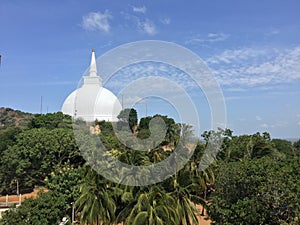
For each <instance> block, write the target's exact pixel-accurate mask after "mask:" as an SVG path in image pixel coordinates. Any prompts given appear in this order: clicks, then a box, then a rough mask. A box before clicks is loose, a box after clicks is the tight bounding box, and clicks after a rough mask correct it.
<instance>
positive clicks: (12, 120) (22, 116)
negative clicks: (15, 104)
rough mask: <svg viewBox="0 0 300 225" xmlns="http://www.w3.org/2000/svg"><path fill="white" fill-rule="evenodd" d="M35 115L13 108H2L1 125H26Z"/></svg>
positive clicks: (5, 126) (0, 112)
mask: <svg viewBox="0 0 300 225" xmlns="http://www.w3.org/2000/svg"><path fill="white" fill-rule="evenodd" d="M33 117H34V115H33V114H31V113H25V112H21V111H20V110H13V109H11V108H4V107H1V108H0V127H1V128H3V127H4V128H7V127H21V128H22V127H25V126H27V124H28V122H29V121H30V120H31V119H32V118H33Z"/></svg>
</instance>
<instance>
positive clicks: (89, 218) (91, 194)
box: [75, 169, 116, 225]
mask: <svg viewBox="0 0 300 225" xmlns="http://www.w3.org/2000/svg"><path fill="white" fill-rule="evenodd" d="M80 192H81V195H80V197H79V198H78V199H77V201H76V203H75V205H76V207H77V209H78V211H79V212H80V214H81V215H80V217H81V218H80V222H81V224H89V225H94V224H97V225H99V224H102V225H109V224H112V223H113V221H114V219H115V211H116V204H115V201H114V199H113V188H110V186H109V184H108V182H107V181H106V180H104V178H102V177H101V176H100V175H98V174H97V173H96V172H95V171H94V170H92V169H88V172H87V173H86V181H85V183H84V184H82V186H81V188H80Z"/></svg>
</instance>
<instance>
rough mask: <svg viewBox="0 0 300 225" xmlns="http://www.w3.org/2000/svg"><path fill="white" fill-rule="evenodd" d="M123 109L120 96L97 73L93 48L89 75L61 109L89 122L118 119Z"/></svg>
mask: <svg viewBox="0 0 300 225" xmlns="http://www.w3.org/2000/svg"><path fill="white" fill-rule="evenodd" d="M121 110H122V106H121V104H120V102H119V100H118V98H117V97H116V96H115V95H114V94H113V93H112V92H111V91H109V90H107V89H106V88H104V87H103V86H102V80H101V78H100V77H99V76H98V74H97V64H96V58H95V51H94V49H93V50H92V58H91V65H90V69H89V74H88V76H83V83H82V86H81V87H79V88H78V89H77V90H75V91H73V92H72V93H71V94H70V95H69V96H68V97H67V98H66V100H65V101H64V104H63V106H62V109H61V111H62V112H63V113H64V114H68V115H70V116H72V117H73V118H81V119H83V120H85V121H87V122H92V121H95V120H96V119H97V120H99V121H101V120H105V121H111V122H113V121H117V120H118V118H117V116H118V115H119V113H120V111H121Z"/></svg>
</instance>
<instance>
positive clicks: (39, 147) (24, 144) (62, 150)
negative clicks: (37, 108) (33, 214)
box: [0, 128, 82, 192]
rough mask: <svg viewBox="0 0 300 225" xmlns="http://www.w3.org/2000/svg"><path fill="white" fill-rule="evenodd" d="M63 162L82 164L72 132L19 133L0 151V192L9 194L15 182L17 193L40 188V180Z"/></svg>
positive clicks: (40, 129)
mask: <svg viewBox="0 0 300 225" xmlns="http://www.w3.org/2000/svg"><path fill="white" fill-rule="evenodd" d="M65 163H71V164H80V163H82V158H81V156H80V154H79V150H78V149H77V144H76V142H75V139H74V136H73V132H72V130H70V129H64V128H56V129H53V130H47V129H45V128H39V129H30V130H26V131H23V132H22V133H20V134H19V135H18V136H17V140H16V143H15V144H14V145H13V146H11V147H9V148H8V149H6V150H5V151H4V152H3V156H2V164H1V165H0V168H1V170H0V181H1V182H0V184H1V189H2V190H1V191H2V192H3V191H4V190H6V191H9V189H10V184H11V182H12V181H13V180H15V179H17V180H18V181H19V184H20V189H21V190H22V189H24V188H33V187H34V185H43V184H44V178H45V177H46V176H47V175H48V174H49V173H50V172H52V171H53V169H54V168H55V167H57V166H60V165H63V164H65Z"/></svg>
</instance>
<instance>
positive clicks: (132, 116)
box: [118, 108, 138, 132]
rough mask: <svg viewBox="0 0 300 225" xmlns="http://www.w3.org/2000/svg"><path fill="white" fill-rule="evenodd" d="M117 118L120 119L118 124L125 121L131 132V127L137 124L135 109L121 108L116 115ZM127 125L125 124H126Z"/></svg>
mask: <svg viewBox="0 0 300 225" xmlns="http://www.w3.org/2000/svg"><path fill="white" fill-rule="evenodd" d="M118 119H119V120H120V123H121V124H120V125H122V123H125V125H126V124H128V125H129V127H130V130H131V131H132V132H133V128H134V126H136V125H137V122H138V115H137V112H136V110H135V109H133V108H131V109H123V110H122V111H121V112H120V113H119V115H118ZM128 125H127V126H128Z"/></svg>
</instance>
